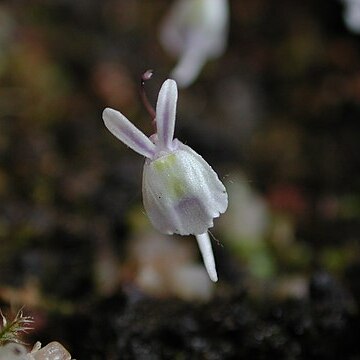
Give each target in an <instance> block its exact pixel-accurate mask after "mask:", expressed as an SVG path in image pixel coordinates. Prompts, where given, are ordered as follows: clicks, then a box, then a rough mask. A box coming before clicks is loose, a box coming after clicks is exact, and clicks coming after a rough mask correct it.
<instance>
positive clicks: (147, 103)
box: [140, 70, 156, 132]
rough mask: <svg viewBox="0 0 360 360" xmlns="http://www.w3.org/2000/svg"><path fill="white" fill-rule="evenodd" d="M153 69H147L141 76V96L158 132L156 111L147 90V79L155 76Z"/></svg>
mask: <svg viewBox="0 0 360 360" xmlns="http://www.w3.org/2000/svg"><path fill="white" fill-rule="evenodd" d="M153 73H154V72H153V70H146V71H145V72H144V73H143V74H142V76H141V80H140V96H141V100H142V102H143V104H144V106H145V109H146V110H147V112H148V113H149V115H150V116H151V119H152V125H153V126H154V128H155V132H156V112H155V110H154V108H153V106H152V105H151V104H150V101H149V99H148V97H147V95H146V92H145V81H148V80H150V79H151V78H152V76H153Z"/></svg>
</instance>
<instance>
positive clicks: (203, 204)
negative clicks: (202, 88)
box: [103, 79, 228, 281]
mask: <svg viewBox="0 0 360 360" xmlns="http://www.w3.org/2000/svg"><path fill="white" fill-rule="evenodd" d="M177 96H178V93H177V85H176V82H175V81H174V80H170V79H169V80H166V81H165V82H164V84H163V85H162V87H161V89H160V92H159V97H158V101H157V105H156V119H155V120H156V129H157V131H156V134H154V135H152V136H151V137H150V138H148V137H147V136H146V135H145V134H144V133H142V132H141V131H140V130H139V129H138V128H136V127H135V126H134V125H133V124H132V123H131V122H130V121H129V120H128V119H127V118H126V117H125V116H124V115H123V114H121V113H120V112H118V111H116V110H113V109H110V108H106V109H105V110H104V112H103V119H104V122H105V125H106V127H107V128H108V129H109V130H110V131H111V132H112V133H113V135H115V136H116V137H117V138H118V139H120V140H121V141H122V142H123V143H124V144H126V145H127V146H129V147H130V148H131V149H133V150H134V151H136V152H137V153H139V154H140V155H143V156H145V157H146V160H145V164H144V171H143V185H142V193H143V202H144V207H145V210H146V213H147V215H148V217H149V219H150V221H151V223H152V224H153V226H154V227H155V228H156V229H158V230H159V231H160V232H162V233H165V234H174V233H175V234H180V235H189V234H193V235H195V236H196V239H197V241H198V244H199V247H200V250H201V253H202V256H203V259H204V263H205V266H206V269H207V271H208V273H209V276H210V278H211V280H213V281H217V273H216V268H215V261H214V256H213V252H212V248H211V242H210V238H209V235H208V229H209V228H210V227H212V226H213V219H214V218H216V217H218V216H219V215H220V214H221V213H223V212H225V210H226V208H227V205H228V198H227V193H226V190H225V187H224V185H223V184H222V183H221V181H220V180H219V178H218V176H217V174H216V173H215V171H214V170H213V169H212V168H211V166H210V165H209V164H208V163H207V162H206V161H205V160H204V159H203V158H202V157H201V156H200V155H199V154H197V153H196V152H195V151H194V150H192V149H191V148H190V147H189V146H187V145H185V144H183V143H182V142H181V141H179V140H178V139H174V138H173V136H174V129H175V117H176V103H177Z"/></svg>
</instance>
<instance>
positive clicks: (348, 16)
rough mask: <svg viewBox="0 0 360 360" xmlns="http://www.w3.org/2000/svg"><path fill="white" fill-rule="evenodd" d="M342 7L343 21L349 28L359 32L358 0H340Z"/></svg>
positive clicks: (359, 3)
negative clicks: (343, 7)
mask: <svg viewBox="0 0 360 360" xmlns="http://www.w3.org/2000/svg"><path fill="white" fill-rule="evenodd" d="M342 1H343V3H344V5H345V9H344V15H343V16H344V21H345V24H346V26H347V27H348V29H349V30H351V31H353V32H354V33H360V0H342Z"/></svg>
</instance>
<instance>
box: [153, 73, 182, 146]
mask: <svg viewBox="0 0 360 360" xmlns="http://www.w3.org/2000/svg"><path fill="white" fill-rule="evenodd" d="M177 97H178V91H177V85H176V82H175V81H174V80H171V79H168V80H166V81H165V82H164V84H163V85H162V87H161V89H160V92H159V97H158V101H157V104H156V126H157V134H158V138H159V144H160V146H162V147H165V148H167V149H170V150H171V144H172V140H173V137H174V129H175V118H176V103H177Z"/></svg>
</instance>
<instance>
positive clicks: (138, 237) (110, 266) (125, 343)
mask: <svg viewBox="0 0 360 360" xmlns="http://www.w3.org/2000/svg"><path fill="white" fill-rule="evenodd" d="M229 3H230V11H231V13H230V29H229V37H228V46H227V50H226V52H225V54H224V55H223V56H221V57H220V58H219V59H217V60H212V61H210V62H209V63H208V64H206V66H205V68H204V69H203V71H202V73H201V75H200V76H199V78H198V79H197V80H196V82H195V83H194V84H193V85H192V86H190V87H188V88H186V89H182V90H180V92H179V103H178V115H177V124H176V137H178V138H179V139H181V140H182V141H183V142H185V143H187V144H188V145H190V146H191V147H192V148H194V149H195V150H196V151H197V152H199V153H200V154H201V155H202V156H203V157H204V158H205V159H206V160H207V161H208V162H209V163H210V164H211V165H212V166H213V168H214V169H215V170H216V171H217V172H218V174H219V176H220V178H221V179H223V181H224V183H225V184H226V187H227V189H228V193H229V209H228V211H227V212H226V213H225V214H224V215H223V216H222V217H221V218H220V219H218V220H217V221H216V222H215V227H214V228H213V229H212V230H211V231H212V233H213V236H214V242H213V247H214V252H215V257H216V262H217V268H218V274H219V278H220V281H219V282H218V283H217V284H216V285H214V284H212V283H211V282H210V280H209V279H208V277H207V274H206V273H205V270H204V269H203V265H202V262H201V259H200V255H199V253H198V249H197V247H196V243H195V240H194V238H192V237H188V238H187V237H175V236H174V237H166V236H163V235H161V234H158V233H157V232H156V231H155V230H153V229H152V228H151V226H150V224H149V222H148V220H147V218H146V216H145V214H144V211H143V208H142V204H141V172H142V165H143V159H141V157H140V156H139V155H137V154H135V153H134V152H132V151H131V150H130V149H128V148H126V147H125V146H124V145H123V144H121V143H120V142H119V141H117V140H116V139H115V138H114V137H113V136H112V135H111V134H110V133H109V132H108V131H107V130H106V129H105V127H104V125H103V121H102V119H101V113H102V110H103V109H104V108H105V107H106V106H109V107H113V108H116V109H118V110H120V111H121V112H122V113H124V114H126V115H127V116H128V117H129V119H131V121H133V122H134V123H135V124H136V125H137V126H138V127H139V128H140V129H142V130H143V131H144V132H145V133H146V134H148V135H151V133H152V127H151V119H150V117H149V115H148V114H147V113H146V110H145V109H144V107H143V106H142V104H141V101H140V98H139V82H140V77H141V74H142V73H143V72H144V71H145V70H147V69H149V68H151V69H154V71H155V75H154V77H153V79H152V80H151V81H149V82H148V83H147V84H146V89H147V93H148V96H149V99H150V101H151V102H152V103H153V104H155V102H156V98H157V93H158V90H159V88H160V86H161V84H162V82H163V81H164V80H165V79H166V78H167V77H168V76H169V73H170V71H171V69H172V68H173V66H174V64H175V62H176V59H174V58H172V57H170V56H169V55H168V54H167V53H166V52H165V50H164V49H162V47H161V45H160V43H159V31H160V26H161V21H162V19H163V18H164V16H165V14H166V13H167V11H168V10H169V7H170V5H171V2H170V1H165V0H150V1H140V0H109V1H95V0H89V1H85V0H78V1H69V0H56V1H55V0H54V1H51V0H37V1H36V0H29V1H20V0H19V1H2V2H1V3H0V308H1V309H2V310H3V312H4V313H11V311H14V309H15V310H16V309H19V308H20V307H22V306H24V311H25V312H26V313H27V314H29V315H32V316H34V319H35V324H34V327H35V329H34V331H32V332H31V333H30V334H29V335H28V336H27V337H26V341H27V343H29V344H32V343H33V342H35V341H37V340H40V341H41V342H43V343H47V342H48V341H51V340H57V341H60V342H61V343H63V344H64V346H65V347H67V348H68V349H69V351H70V352H71V353H72V355H73V357H75V358H77V359H175V358H176V359H235V358H236V359H243V358H244V359H245V358H251V359H270V358H273V359H354V360H355V359H360V350H359V348H358V343H357V336H358V334H359V333H360V325H359V301H360V288H359V277H360V258H359V254H360V252H359V249H360V245H359V234H360V224H359V218H360V193H359V185H360V177H359V165H360V158H359V153H360V149H359V142H360V141H359V140H360V137H359V134H360V132H359V130H360V126H359V117H360V36H359V35H357V34H355V33H353V32H351V31H350V30H349V29H347V28H346V26H345V24H344V19H343V12H344V4H343V3H342V2H341V1H337V0H316V1H313V0H298V1H295V0H294V1H287V0H276V1H275V0H274V1H270V0H232V1H229ZM356 334H357V335H356Z"/></svg>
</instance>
